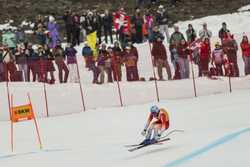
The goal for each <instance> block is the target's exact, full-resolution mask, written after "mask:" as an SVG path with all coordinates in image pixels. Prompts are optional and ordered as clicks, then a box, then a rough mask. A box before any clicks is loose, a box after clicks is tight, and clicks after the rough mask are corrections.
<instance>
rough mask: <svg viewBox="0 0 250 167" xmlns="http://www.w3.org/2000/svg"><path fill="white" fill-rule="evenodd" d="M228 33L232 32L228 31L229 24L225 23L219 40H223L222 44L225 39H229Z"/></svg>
mask: <svg viewBox="0 0 250 167" xmlns="http://www.w3.org/2000/svg"><path fill="white" fill-rule="evenodd" d="M228 33H230V31H229V30H228V29H227V24H226V23H225V22H223V23H222V28H221V29H220V31H219V38H220V39H221V42H222V40H223V39H224V38H227V35H228Z"/></svg>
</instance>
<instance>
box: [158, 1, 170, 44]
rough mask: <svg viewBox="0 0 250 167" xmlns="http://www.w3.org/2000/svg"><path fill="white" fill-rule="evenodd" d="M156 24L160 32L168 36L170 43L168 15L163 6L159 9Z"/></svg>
mask: <svg viewBox="0 0 250 167" xmlns="http://www.w3.org/2000/svg"><path fill="white" fill-rule="evenodd" d="M155 18H156V24H157V25H158V26H159V28H160V32H161V33H162V34H164V35H166V39H167V42H169V41H170V35H169V31H168V19H169V17H168V14H167V11H166V10H165V9H164V7H163V5H160V6H159V7H158V10H157V12H156V16H155Z"/></svg>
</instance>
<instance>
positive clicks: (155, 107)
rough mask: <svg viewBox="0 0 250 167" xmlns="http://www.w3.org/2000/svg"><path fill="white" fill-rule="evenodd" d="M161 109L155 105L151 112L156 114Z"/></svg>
mask: <svg viewBox="0 0 250 167" xmlns="http://www.w3.org/2000/svg"><path fill="white" fill-rule="evenodd" d="M159 110H160V109H159V108H158V107H157V106H156V105H153V106H152V107H151V108H150V112H151V113H153V114H155V113H158V112H159Z"/></svg>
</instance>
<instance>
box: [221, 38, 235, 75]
mask: <svg viewBox="0 0 250 167" xmlns="http://www.w3.org/2000/svg"><path fill="white" fill-rule="evenodd" d="M222 47H223V51H224V53H225V54H226V55H227V59H228V62H229V63H230V64H231V65H232V66H233V68H232V71H231V76H234V77H239V67H238V63H237V51H238V45H237V42H236V41H235V39H234V38H233V35H231V34H230V33H228V35H227V37H226V38H224V39H223V43H222Z"/></svg>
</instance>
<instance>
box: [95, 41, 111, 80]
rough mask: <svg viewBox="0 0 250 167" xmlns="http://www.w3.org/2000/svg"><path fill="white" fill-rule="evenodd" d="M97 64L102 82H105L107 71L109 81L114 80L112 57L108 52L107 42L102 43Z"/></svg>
mask: <svg viewBox="0 0 250 167" xmlns="http://www.w3.org/2000/svg"><path fill="white" fill-rule="evenodd" d="M97 66H98V70H99V76H100V84H103V83H104V79H105V73H106V74H107V76H108V82H113V79H112V72H111V57H110V56H109V54H108V51H107V46H106V44H105V43H102V44H101V49H100V50H99V55H98V58H97Z"/></svg>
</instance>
